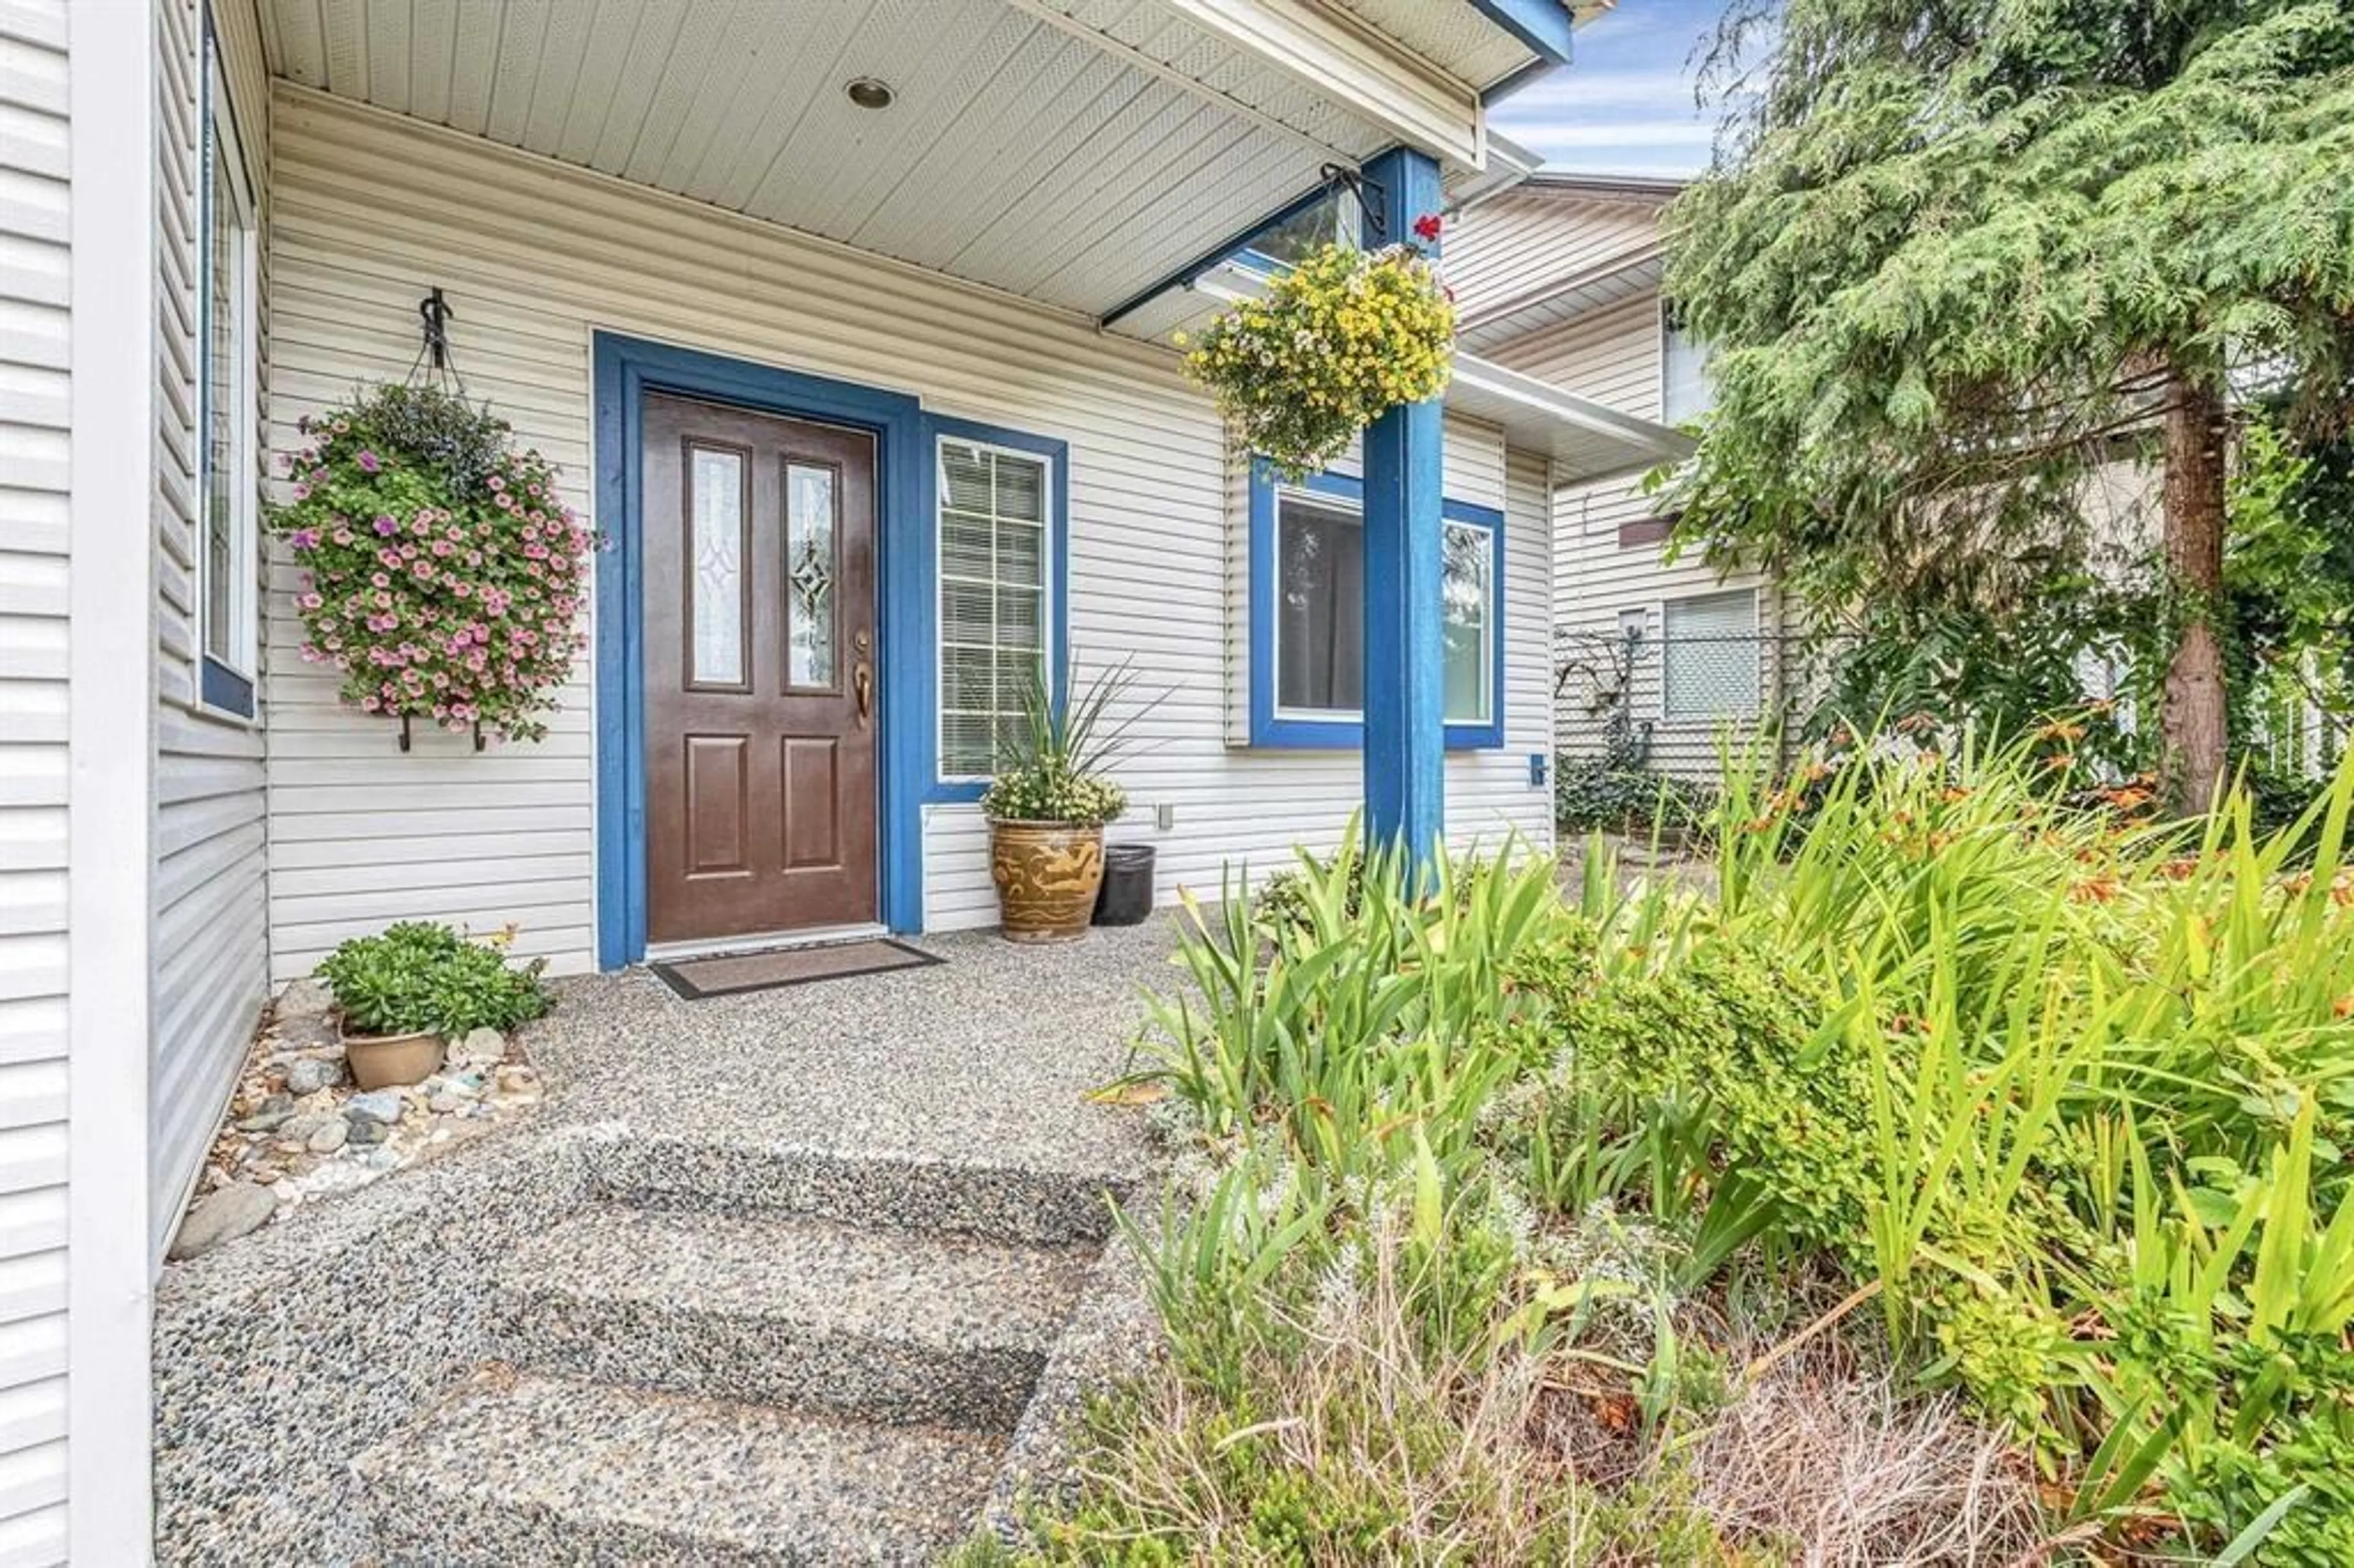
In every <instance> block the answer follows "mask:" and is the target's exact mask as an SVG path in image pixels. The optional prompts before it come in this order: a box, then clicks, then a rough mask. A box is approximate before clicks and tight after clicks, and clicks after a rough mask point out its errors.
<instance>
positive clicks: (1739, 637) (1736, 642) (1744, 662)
mask: <svg viewBox="0 0 2354 1568" xmlns="http://www.w3.org/2000/svg"><path fill="white" fill-rule="evenodd" d="M1659 632H1660V636H1659V642H1660V649H1659V652H1660V666H1659V669H1660V683H1661V706H1662V709H1663V711H1664V712H1665V713H1666V715H1667V716H1668V717H1670V718H1751V717H1755V715H1756V714H1757V712H1758V709H1759V702H1758V687H1759V685H1760V683H1761V678H1762V677H1761V672H1762V671H1763V669H1764V662H1763V661H1762V660H1761V659H1760V657H1759V653H1760V644H1759V642H1758V639H1757V596H1756V594H1755V592H1753V591H1751V590H1750V589H1748V588H1741V589H1738V590H1736V591H1734V592H1732V593H1711V594H1702V595H1700V596H1698V597H1696V598H1692V599H1670V600H1668V602H1667V603H1666V605H1665V606H1663V607H1662V609H1661V614H1660V626H1659Z"/></svg>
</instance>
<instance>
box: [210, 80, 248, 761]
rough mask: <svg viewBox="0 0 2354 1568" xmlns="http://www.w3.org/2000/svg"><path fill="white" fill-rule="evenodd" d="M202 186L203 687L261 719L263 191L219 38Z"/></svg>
mask: <svg viewBox="0 0 2354 1568" xmlns="http://www.w3.org/2000/svg"><path fill="white" fill-rule="evenodd" d="M202 177H203V182H204V183H203V189H202V191H201V192H200V202H201V207H200V211H199V214H198V222H199V225H200V228H199V253H198V255H199V260H198V278H197V291H196V333H197V361H198V364H197V387H196V398H197V429H198V430H199V432H200V446H199V450H198V453H197V461H198V466H199V485H198V492H197V493H198V498H199V502H198V503H199V506H200V509H201V510H200V514H199V516H198V519H197V552H196V579H197V596H196V619H197V623H198V624H197V647H198V649H199V650H200V651H201V652H202V655H203V660H202V662H203V670H202V672H201V674H200V690H201V693H202V695H203V699H204V701H205V703H206V704H207V705H208V706H211V707H216V708H219V709H221V710H223V711H225V712H229V713H234V714H238V715H241V716H244V717H247V718H250V717H251V716H253V711H254V705H253V691H254V676H255V673H256V665H257V663H258V658H259V641H260V639H259V631H258V625H257V621H258V615H257V610H258V602H257V601H258V598H259V596H258V594H257V591H256V585H255V577H256V573H257V569H258V568H257V563H256V556H255V550H256V543H255V541H256V537H257V535H258V532H259V528H260V490H259V478H260V475H259V469H258V464H257V456H256V440H257V432H256V430H255V424H256V421H257V419H258V418H259V410H258V401H259V387H258V382H257V369H256V360H257V358H258V349H257V341H256V323H255V320H254V315H255V308H254V297H255V276H254V275H255V270H256V266H257V262H256V258H255V226H254V209H253V191H252V187H251V185H249V183H248V181H247V178H246V171H245V160H244V157H243V154H242V152H241V150H240V148H239V145H238V140H237V127H236V123H235V122H234V120H233V119H232V118H231V115H230V112H229V101H228V89H227V86H226V84H225V83H224V81H223V79H222V76H221V70H220V66H219V62H218V61H217V59H216V58H214V57H213V54H212V50H211V47H210V40H209V38H207V49H206V92H205V122H204V148H203V167H202Z"/></svg>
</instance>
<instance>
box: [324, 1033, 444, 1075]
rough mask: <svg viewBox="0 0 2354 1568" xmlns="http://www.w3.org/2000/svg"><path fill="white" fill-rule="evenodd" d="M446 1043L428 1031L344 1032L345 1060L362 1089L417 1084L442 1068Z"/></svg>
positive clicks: (437, 1035)
mask: <svg viewBox="0 0 2354 1568" xmlns="http://www.w3.org/2000/svg"><path fill="white" fill-rule="evenodd" d="M444 1044H445V1043H444V1042H443V1040H442V1038H441V1036H440V1035H439V1034H435V1033H431V1032H430V1031H426V1032H423V1033H416V1034H346V1035H345V1036H344V1060H345V1062H346V1063H347V1064H348V1065H350V1067H351V1070H352V1082H354V1083H355V1084H357V1085H358V1086H360V1087H361V1088H364V1089H390V1088H398V1087H399V1086H402V1085H405V1084H420V1083H423V1082H424V1081H425V1080H426V1079H428V1078H429V1077H431V1076H432V1075H434V1074H436V1073H438V1072H440V1070H441V1053H442V1050H443V1047H444Z"/></svg>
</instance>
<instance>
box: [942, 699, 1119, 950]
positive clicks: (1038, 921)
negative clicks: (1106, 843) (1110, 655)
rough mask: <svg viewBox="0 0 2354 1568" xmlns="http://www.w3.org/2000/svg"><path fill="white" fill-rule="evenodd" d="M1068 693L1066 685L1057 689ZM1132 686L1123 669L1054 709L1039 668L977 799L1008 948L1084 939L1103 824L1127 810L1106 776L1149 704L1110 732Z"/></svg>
mask: <svg viewBox="0 0 2354 1568" xmlns="http://www.w3.org/2000/svg"><path fill="white" fill-rule="evenodd" d="M1064 684H1065V687H1066V690H1067V688H1068V682H1067V681H1066V682H1065V683H1064ZM1134 684H1135V677H1134V676H1133V674H1132V673H1130V671H1129V666H1128V665H1127V664H1126V663H1125V662H1123V663H1121V664H1119V665H1118V666H1117V667H1115V668H1113V669H1110V670H1108V671H1105V672H1104V673H1101V674H1099V675H1097V677H1096V678H1095V679H1094V680H1093V681H1091V682H1089V683H1087V686H1086V687H1085V688H1084V689H1082V690H1080V691H1077V692H1076V693H1072V694H1070V695H1069V696H1068V697H1067V698H1066V699H1063V700H1059V701H1058V700H1057V699H1056V697H1055V694H1054V693H1053V691H1052V690H1051V689H1050V687H1049V684H1048V682H1047V679H1046V668H1045V665H1044V662H1043V661H1042V662H1040V663H1039V665H1038V666H1037V667H1036V668H1035V669H1034V671H1033V672H1032V674H1031V680H1030V685H1029V689H1028V690H1027V691H1026V692H1025V693H1024V694H1023V714H1022V717H1021V719H1020V720H1019V722H1018V723H1017V724H1016V725H1013V726H1008V730H1007V733H1006V735H1005V736H1004V737H1003V738H1002V741H1001V743H1000V747H999V752H998V766H997V776H996V778H995V779H994V780H993V781H992V782H991V784H990V786H989V789H987V791H985V792H984V793H983V794H982V796H981V814H982V815H983V816H985V817H987V818H988V819H989V874H990V880H991V881H992V882H994V883H995V884H996V885H997V906H998V913H999V916H1000V919H1001V923H1002V928H1003V930H1004V933H1005V938H1006V939H1007V940H1008V941H1013V942H1069V941H1076V939H1078V938H1081V937H1083V936H1085V935H1087V921H1088V919H1089V917H1090V916H1092V915H1093V914H1094V912H1095V906H1096V892H1097V889H1098V888H1100V887H1101V886H1102V885H1103V872H1104V855H1103V831H1104V824H1105V823H1107V822H1111V821H1117V820H1118V819H1119V816H1120V814H1121V813H1122V812H1124V811H1126V810H1128V792H1127V791H1126V790H1124V789H1121V788H1120V787H1119V785H1118V784H1115V783H1113V782H1112V781H1111V779H1108V778H1107V777H1105V776H1104V770H1105V769H1106V768H1108V767H1109V766H1110V764H1111V762H1112V760H1113V759H1114V758H1116V757H1117V756H1118V755H1119V752H1120V750H1121V749H1122V747H1123V745H1124V742H1125V740H1126V737H1127V736H1128V733H1129V729H1130V728H1131V727H1132V726H1134V725H1135V724H1136V722H1137V720H1138V719H1140V718H1141V717H1142V716H1143V715H1144V714H1145V713H1146V712H1147V711H1149V710H1150V704H1149V703H1148V704H1144V705H1137V706H1133V707H1130V708H1129V710H1128V711H1127V712H1126V713H1125V715H1123V716H1121V717H1120V718H1119V722H1117V723H1108V722H1107V721H1108V715H1109V711H1110V709H1111V706H1112V705H1113V704H1114V703H1115V702H1116V701H1118V700H1119V698H1120V697H1121V696H1123V695H1124V694H1126V693H1127V692H1128V690H1129V688H1130V687H1131V686H1133V685H1134Z"/></svg>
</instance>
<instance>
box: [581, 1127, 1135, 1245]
mask: <svg viewBox="0 0 2354 1568" xmlns="http://www.w3.org/2000/svg"><path fill="white" fill-rule="evenodd" d="M583 1152H584V1159H585V1160H586V1174H587V1176H588V1186H589V1190H590V1192H592V1193H594V1194H595V1195H596V1196H598V1197H600V1198H604V1199H607V1200H609V1201H611V1202H620V1203H629V1204H633V1205H635V1206H637V1207H640V1208H649V1209H680V1210H704V1211H707V1212H711V1213H724V1214H734V1215H737V1216H741V1217H747V1218H771V1217H775V1216H778V1215H794V1214H811V1215H816V1216H818V1217H821V1218H823V1219H829V1220H836V1221H840V1222H842V1223H843V1224H854V1225H858V1226H861V1227H864V1228H896V1229H902V1230H918V1231H931V1232H944V1233H947V1234H958V1235H976V1236H985V1237H987V1238H989V1239H991V1240H992V1241H1005V1242H1026V1243H1029V1244H1032V1245H1048V1246H1055V1245H1065V1244H1068V1243H1076V1242H1101V1241H1103V1240H1104V1239H1105V1238H1107V1237H1108V1236H1109V1235H1110V1234H1111V1211H1110V1208H1109V1206H1108V1202H1107V1195H1108V1194H1109V1195H1113V1196H1119V1195H1124V1194H1122V1193H1121V1192H1120V1183H1119V1182H1118V1181H1108V1180H1107V1178H1106V1177H1105V1176H1103V1175H1102V1174H1100V1173H1097V1172H1092V1171H1053V1170H1041V1169H1035V1168H1033V1167H1029V1166H1023V1165H991V1164H987V1163H974V1162H966V1161H956V1162H949V1161H942V1160H923V1159H917V1158H915V1157H912V1156H910V1157H907V1158H892V1157H889V1156H863V1155H840V1154H832V1153H828V1152H824V1151H822V1150H807V1149H798V1148H787V1147H776V1146H764V1145H759V1144H747V1143H741V1142H711V1143H702V1142H696V1141H694V1140H691V1139H671V1138H641V1137H635V1136H624V1137H619V1138H612V1139H603V1140H600V1141H598V1142H596V1143H593V1144H590V1145H588V1146H587V1147H586V1148H585V1149H584V1151H583Z"/></svg>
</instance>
